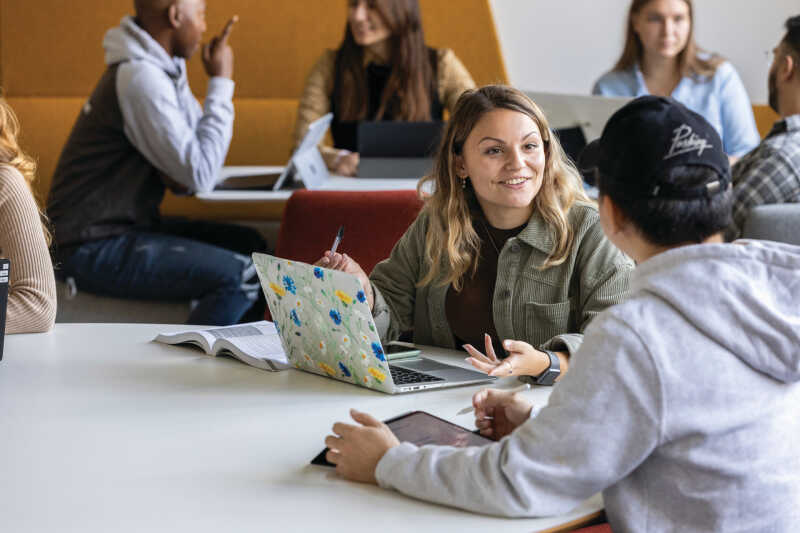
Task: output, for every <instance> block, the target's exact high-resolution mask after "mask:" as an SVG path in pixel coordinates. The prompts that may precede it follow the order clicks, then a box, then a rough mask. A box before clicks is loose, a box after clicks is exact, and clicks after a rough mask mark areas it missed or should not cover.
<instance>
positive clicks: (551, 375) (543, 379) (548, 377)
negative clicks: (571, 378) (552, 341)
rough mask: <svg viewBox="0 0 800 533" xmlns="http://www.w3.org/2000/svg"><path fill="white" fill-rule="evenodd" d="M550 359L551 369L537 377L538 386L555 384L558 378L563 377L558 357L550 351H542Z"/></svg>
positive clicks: (535, 381)
mask: <svg viewBox="0 0 800 533" xmlns="http://www.w3.org/2000/svg"><path fill="white" fill-rule="evenodd" d="M542 351H543V352H544V353H546V354H547V357H549V358H550V367H549V368H547V369H545V371H544V372H542V373H541V374H539V375H538V376H535V378H534V381H533V382H534V383H535V384H536V385H552V384H553V383H555V381H556V378H558V376H560V375H561V363H560V361H559V360H558V355H556V353H555V352H551V351H550V350H542Z"/></svg>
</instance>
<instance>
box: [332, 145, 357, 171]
mask: <svg viewBox="0 0 800 533" xmlns="http://www.w3.org/2000/svg"><path fill="white" fill-rule="evenodd" d="M358 161H359V157H358V152H350V151H348V150H341V151H340V152H339V154H338V155H337V156H336V159H334V160H333V164H332V165H331V172H332V173H333V174H336V175H337V176H355V175H356V174H357V173H358Z"/></svg>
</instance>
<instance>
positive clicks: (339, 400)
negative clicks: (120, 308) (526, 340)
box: [0, 324, 602, 533]
mask: <svg viewBox="0 0 800 533" xmlns="http://www.w3.org/2000/svg"><path fill="white" fill-rule="evenodd" d="M184 328H185V326H163V325H148V324H135V325H134V324H113V325H111V324H58V325H56V328H55V330H54V331H52V332H50V333H46V334H39V335H10V336H6V346H5V357H4V359H3V361H2V362H0V531H3V532H9V533H11V532H13V533H26V532H39V531H59V532H65V531H80V532H94V531H102V532H107V531H190V532H192V533H201V532H213V533H220V532H222V531H318V530H325V531H376V530H378V531H381V532H389V531H402V532H404V533H407V532H408V531H409V530H410V531H427V530H434V529H436V530H440V531H479V532H481V533H486V532H488V531H497V530H500V529H502V530H503V531H537V530H548V528H554V527H558V526H563V525H565V524H573V525H574V524H580V523H585V521H586V519H587V517H593V516H596V515H597V514H598V513H599V511H600V509H602V500H601V499H600V496H599V495H598V496H595V497H593V498H591V499H590V500H587V501H586V502H584V503H583V504H582V505H581V506H580V507H579V508H578V509H576V510H574V511H573V512H571V513H568V514H565V515H563V516H559V517H556V518H546V519H533V520H519V519H516V520H511V519H498V518H493V517H487V516H481V515H474V514H470V513H467V512H464V511H460V510H456V509H451V508H447V507H442V506H438V505H432V504H428V503H424V502H420V501H417V500H414V499H411V498H407V497H405V496H403V495H401V494H398V493H395V492H392V491H386V490H383V489H380V488H377V487H374V486H367V485H360V484H357V483H352V482H349V481H345V480H343V479H341V478H339V477H338V476H337V475H336V474H335V472H333V471H332V470H331V469H327V468H324V467H318V466H311V465H309V464H308V462H309V460H310V459H311V458H312V457H313V456H315V455H316V454H317V453H318V452H319V451H320V450H321V449H322V447H323V446H324V445H323V438H324V437H325V435H326V434H328V433H329V430H330V427H331V425H332V423H333V422H334V421H336V420H345V419H346V418H347V412H348V409H349V408H350V407H357V408H359V409H361V410H364V411H367V412H370V413H372V414H374V415H376V416H377V417H379V418H388V417H391V416H394V415H397V414H399V413H402V412H405V411H409V410H412V409H424V410H426V411H429V412H431V413H433V414H435V415H438V416H441V417H443V418H446V419H449V420H452V421H455V422H457V423H460V424H462V425H466V426H471V424H472V418H471V416H470V415H465V416H461V417H457V416H456V413H457V412H458V410H459V409H461V408H462V407H464V406H466V405H468V404H469V403H470V398H471V395H472V394H473V393H474V392H475V390H477V388H476V387H461V388H454V389H446V390H439V391H428V392H420V393H416V394H407V395H398V396H387V395H384V394H381V393H377V392H373V391H370V390H367V389H362V388H359V387H355V386H352V385H347V384H345V383H340V382H337V381H333V380H329V379H326V378H321V377H319V376H315V375H312V374H307V373H303V372H299V371H296V370H289V371H285V372H279V373H270V372H264V371H261V370H257V369H254V368H251V367H249V366H246V365H244V364H242V363H239V362H237V361H235V360H232V359H225V358H219V359H217V358H212V357H209V356H206V355H203V354H201V353H200V352H197V351H193V350H191V349H189V348H182V347H176V346H166V345H161V344H156V343H152V342H150V340H151V339H152V338H153V337H154V336H155V335H156V333H158V332H161V331H176V330H178V329H184ZM444 353H445V354H446V355H441V357H442V358H444V359H450V360H451V361H452V360H453V359H455V360H457V361H461V362H462V363H463V355H458V356H455V357H454V355H453V354H452V353H447V352H444ZM511 385H512V382H511V381H510V380H505V381H501V382H500V383H499V384H498V386H501V387H503V386H506V387H507V386H511ZM548 393H549V391H548V389H547V388H539V389H535V390H533V391H531V392H530V393H529V394H531V396H532V397H533V399H534V400H535V401H537V402H538V403H544V402H545V401H546V397H547V395H548Z"/></svg>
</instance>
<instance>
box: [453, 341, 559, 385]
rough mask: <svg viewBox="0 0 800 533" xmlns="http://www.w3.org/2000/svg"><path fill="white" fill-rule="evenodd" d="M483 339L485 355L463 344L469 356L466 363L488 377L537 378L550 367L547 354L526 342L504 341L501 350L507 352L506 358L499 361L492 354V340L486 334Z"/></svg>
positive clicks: (469, 345)
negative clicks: (503, 349)
mask: <svg viewBox="0 0 800 533" xmlns="http://www.w3.org/2000/svg"><path fill="white" fill-rule="evenodd" d="M483 339H484V343H485V345H486V355H484V354H482V353H481V352H479V351H478V350H476V349H475V347H474V346H472V345H471V344H465V345H464V349H465V350H466V351H467V353H468V354H469V355H470V357H468V358H467V361H469V362H470V364H472V366H474V367H475V368H477V369H478V370H480V371H481V372H486V373H487V374H489V375H490V376H497V377H504V376H538V375H539V374H541V373H542V372H544V371H545V370H547V368H549V367H550V358H549V357H548V356H547V354H546V353H544V352H540V351H539V350H537V349H536V348H534V347H533V346H531V345H530V344H528V343H527V342H522V341H512V340H506V341H504V342H503V348H505V349H506V351H507V352H508V357H506V358H505V359H503V360H502V361H501V360H500V359H498V358H497V356H496V355H495V353H494V347H493V346H492V338H491V337H490V336H489V335H488V334H484V335H483Z"/></svg>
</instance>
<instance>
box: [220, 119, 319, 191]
mask: <svg viewBox="0 0 800 533" xmlns="http://www.w3.org/2000/svg"><path fill="white" fill-rule="evenodd" d="M332 120H333V113H328V114H326V115H324V116H322V117H320V118H318V119H317V120H315V121H314V122H312V123H311V124H310V125H309V127H308V131H307V132H306V134H305V136H304V137H303V140H302V141H301V142H300V145H299V146H298V147H297V149H296V150H295V151H294V153H293V154H292V157H290V158H289V162H288V164H287V165H286V166H285V167H262V166H225V167H222V169H221V171H220V181H219V183H221V184H222V183H223V182H225V183H224V184H223V185H224V186H228V187H230V188H236V179H237V178H238V179H241V180H250V181H252V182H254V183H256V184H257V183H258V178H264V182H265V183H267V180H269V179H275V182H274V184H273V185H272V190H274V191H277V190H280V189H281V188H282V187H284V186H285V185H287V180H290V179H294V181H296V182H301V183H302V184H303V185H304V186H305V187H306V188H307V189H318V188H320V187H321V186H322V185H323V184H324V183H325V182H326V181H328V179H329V178H330V174H329V172H328V168H327V166H326V165H325V161H324V160H323V159H322V154H321V153H320V151H319V143H320V142H322V139H323V138H324V137H325V133H326V132H327V131H328V128H329V127H330V124H331V121H332ZM242 188H247V187H242ZM254 188H258V185H255V186H254Z"/></svg>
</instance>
